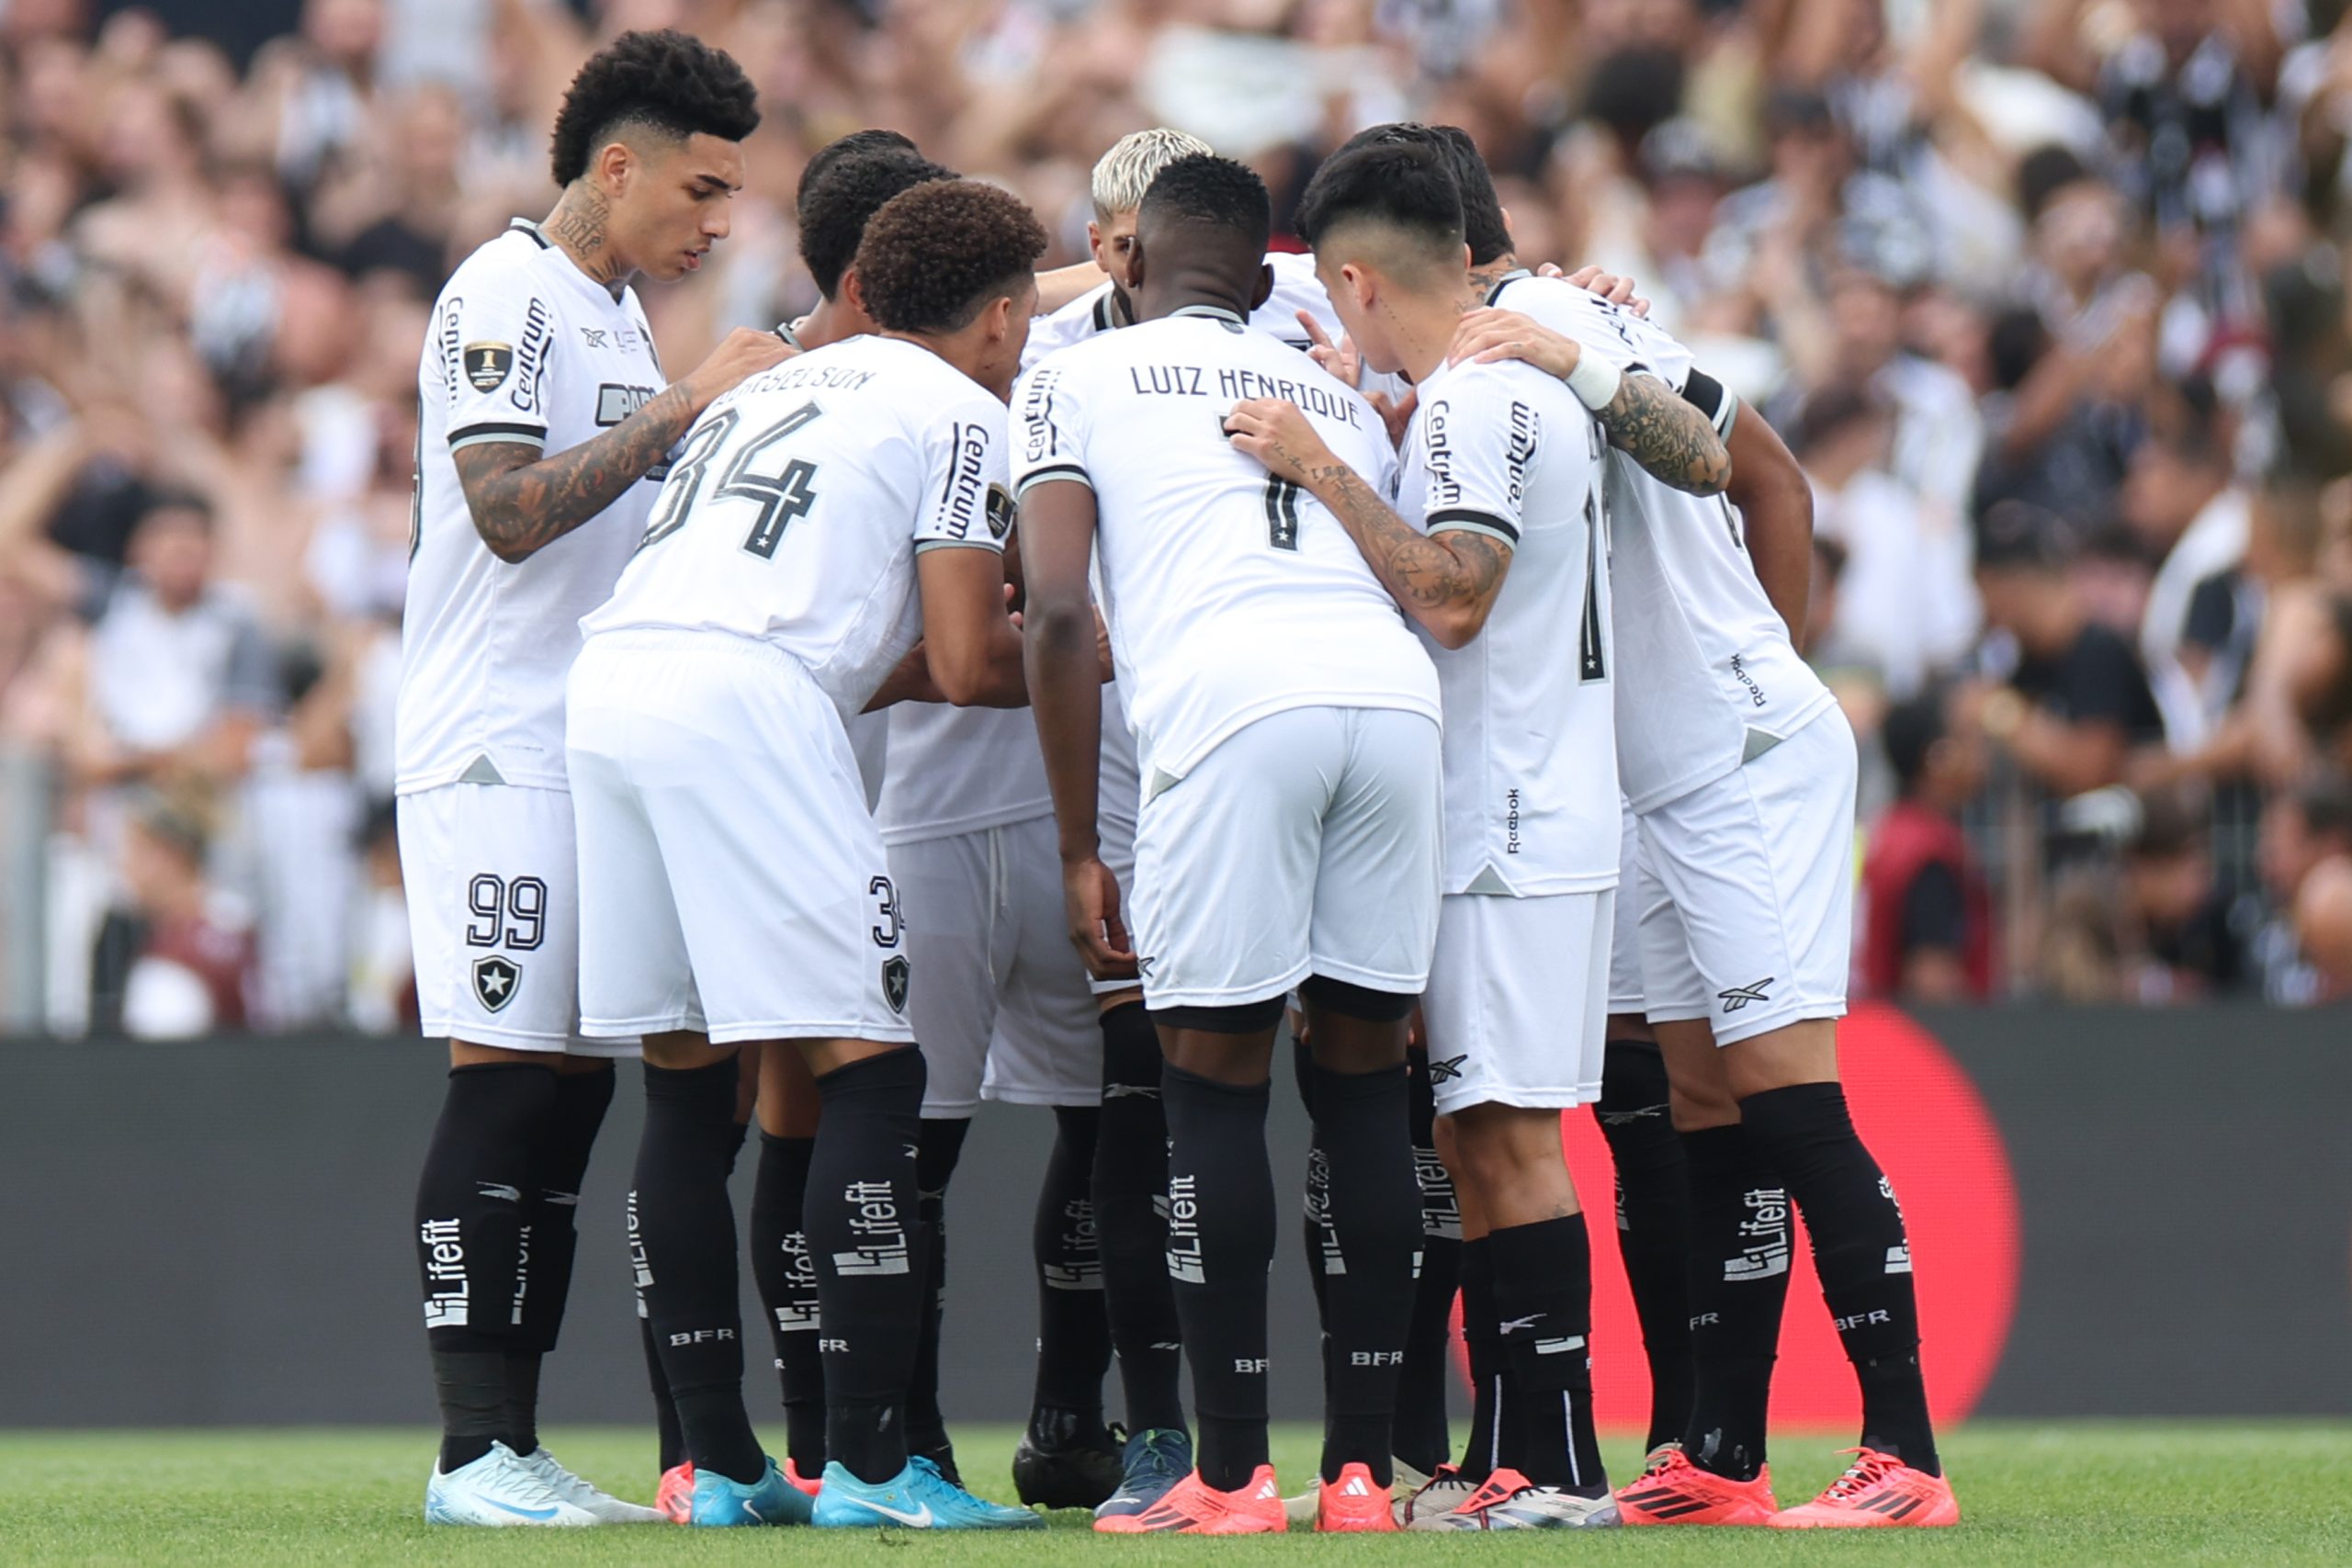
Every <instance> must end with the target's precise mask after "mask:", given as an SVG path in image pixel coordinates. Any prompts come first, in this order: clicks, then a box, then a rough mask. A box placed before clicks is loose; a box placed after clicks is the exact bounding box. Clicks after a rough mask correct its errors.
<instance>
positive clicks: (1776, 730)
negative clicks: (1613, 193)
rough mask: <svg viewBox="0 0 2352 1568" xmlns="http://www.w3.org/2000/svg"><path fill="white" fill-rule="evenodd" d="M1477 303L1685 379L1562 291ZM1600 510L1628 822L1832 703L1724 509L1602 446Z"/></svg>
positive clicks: (1676, 358) (1507, 286) (1728, 410)
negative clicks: (1604, 468)
mask: <svg viewBox="0 0 2352 1568" xmlns="http://www.w3.org/2000/svg"><path fill="white" fill-rule="evenodd" d="M1487 303H1488V304H1491V305H1498V306H1500V307H1501V308H1502V309H1504V310H1517V311H1520V312H1521V313H1522V314H1525V315H1527V316H1530V317H1532V318H1533V319H1534V320H1536V321H1540V322H1542V323H1543V324H1544V325H1545V326H1547V327H1550V328H1551V329H1552V330H1553V331H1554V332H1556V333H1561V334H1562V335H1563V336H1566V337H1573V338H1575V339H1576V340H1577V343H1579V344H1582V345H1584V346H1585V347H1586V348H1589V349H1590V350H1592V351H1593V352H1594V353H1596V354H1599V355H1601V356H1602V357H1604V358H1606V359H1608V360H1609V361H1610V363H1611V364H1613V365H1615V366H1617V367H1619V368H1620V369H1623V370H1628V371H1647V372H1649V373H1650V374H1651V375H1654V376H1657V377H1658V378H1660V379H1662V380H1664V381H1665V382H1666V383H1667V385H1668V386H1669V387H1672V388H1673V389H1675V390H1676V391H1677V392H1678V393H1679V392H1680V391H1681V390H1682V389H1684V387H1685V386H1687V385H1688V384H1689V382H1690V379H1691V351H1690V350H1689V349H1687V348H1685V347H1683V346H1682V344H1679V343H1678V342H1676V341H1675V340H1674V339H1673V338H1671V337H1668V335H1667V334H1666V333H1664V332H1661V331H1660V330H1659V329H1657V327H1654V326H1652V325H1650V324H1649V322H1647V321H1644V320H1643V319H1642V318H1641V317H1639V316H1636V315H1634V313H1633V312H1632V311H1631V310H1624V309H1623V308H1622V307H1619V306H1616V305H1611V304H1610V303H1609V302H1608V301H1607V300H1605V299H1600V297H1599V296H1598V295H1595V294H1592V293H1589V292H1588V291H1587V290H1585V289H1582V288H1577V287H1576V286H1575V285H1573V284H1570V283H1566V282H1563V281H1562V280H1560V279H1557V278H1544V277H1536V276H1532V275H1531V274H1527V273H1513V274H1512V275H1510V276H1509V277H1506V278H1504V279H1503V281H1502V282H1501V283H1499V284H1498V285H1497V286H1496V288H1495V290H1494V292H1493V293H1492V294H1490V295H1489V296H1488V297H1487ZM1737 407H1738V405H1737V404H1736V403H1735V402H1733V401H1732V400H1731V399H1730V397H1729V395H1728V394H1725V395H1724V404H1723V409H1722V411H1721V412H1719V414H1718V415H1717V417H1716V425H1717V428H1719V429H1721V430H1723V431H1724V432H1726V433H1728V432H1729V430H1730V428H1731V419H1732V414H1733V412H1735V411H1736V408H1737ZM1608 503H1609V520H1610V529H1611V542H1612V544H1613V545H1614V549H1613V551H1612V553H1611V556H1610V580H1611V588H1612V590H1613V593H1614V598H1615V612H1616V613H1615V615H1614V620H1615V624H1616V646H1617V657H1618V667H1617V682H1618V687H1619V690H1618V694H1617V767H1618V772H1619V774H1620V777H1621V779H1622V781H1623V785H1624V790H1625V795H1626V798H1627V799H1628V800H1629V801H1630V802H1631V803H1632V807H1633V809H1634V811H1635V812H1637V813H1638V812H1645V811H1651V810H1654V809H1656V808H1657V807H1660V806H1663V805H1665V804H1666V803H1667V802H1668V801H1670V800H1675V799H1679V797H1680V796H1682V795H1686V794H1688V793H1689V792H1691V790H1694V789H1696V788H1698V787H1699V786H1700V785H1701V784H1708V783H1710V782H1712V781H1713V780H1715V779H1719V778H1721V777H1723V776H1724V774H1726V773H1731V772H1733V771H1734V770H1735V769H1736V768H1737V767H1738V766H1739V765H1740V763H1741V762H1742V761H1744V760H1745V759H1746V758H1747V757H1750V756H1753V755H1754V754H1755V753H1756V752H1757V751H1758V750H1762V749H1764V748H1766V747H1769V746H1770V744H1772V742H1774V741H1776V740H1780V739H1786V738H1787V737H1789V736H1791V735H1793V734H1795V733H1796V732H1797V730H1799V729H1801V728H1804V726H1805V725H1806V724H1808V723H1810V722H1811V721H1812V720H1813V719H1815V717H1817V716H1819V715H1820V714H1821V713H1822V711H1823V710H1824V709H1826V708H1827V707H1828V706H1829V705H1830V703H1831V701H1832V699H1831V697H1830V694H1829V690H1828V688H1827V687H1826V686H1824V685H1823V684H1822V683H1821V680H1820V677H1818V676H1816V675H1815V674H1814V672H1813V671H1812V669H1811V668H1810V667H1809V666H1807V665H1806V663H1805V661H1804V660H1803V659H1802V658H1800V657H1799V656H1798V654H1797V650H1796V648H1795V646H1794V645H1793V644H1792V642H1791V641H1790V640H1789V629H1788V627H1787V626H1784V625H1783V624H1782V623H1781V617H1780V616H1779V615H1777V614H1775V613H1774V612H1773V609H1772V602H1771V601H1770V599H1768V598H1766V597H1765V595H1764V588H1763V585H1762V584H1761V583H1759V582H1758V581H1756V570H1755V568H1754V566H1753V565H1752V564H1751V563H1750V562H1749V560H1748V558H1747V544H1746V542H1745V541H1744V540H1743V538H1742V537H1741V534H1740V525H1739V513H1738V511H1737V509H1736V508H1735V507H1733V506H1732V505H1731V503H1730V502H1727V501H1725V500H1724V498H1722V497H1721V496H1695V495H1691V494H1688V493H1686V492H1685V491H1679V490H1676V489H1675V488H1674V487H1673V486H1671V485H1668V484H1663V483H1661V482H1659V481H1658V480H1657V479H1652V478H1651V477H1650V476H1649V475H1648V474H1647V473H1646V472H1645V471H1644V470H1643V468H1642V467H1641V465H1640V464H1638V463H1636V462H1634V459H1633V458H1631V457H1627V456H1625V454H1623V452H1619V451H1616V450H1614V449H1613V448H1612V449H1611V452H1610V454H1609V459H1608ZM1514 570H1515V569H1514Z"/></svg>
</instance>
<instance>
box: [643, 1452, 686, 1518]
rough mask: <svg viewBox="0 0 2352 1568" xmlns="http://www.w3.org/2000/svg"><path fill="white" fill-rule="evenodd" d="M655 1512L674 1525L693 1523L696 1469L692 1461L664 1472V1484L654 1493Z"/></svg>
mask: <svg viewBox="0 0 2352 1568" xmlns="http://www.w3.org/2000/svg"><path fill="white" fill-rule="evenodd" d="M653 1511H654V1512H655V1513H657V1514H659V1515H661V1516H662V1517H663V1518H665V1519H667V1520H669V1521H670V1522H671V1523H672V1524H673V1525H683V1524H688V1523H691V1522H692V1521H693V1518H694V1513H695V1467H694V1463H693V1461H687V1462H686V1463H684V1464H673V1465H672V1466H671V1467H670V1468H669V1469H667V1470H665V1471H663V1472H662V1484H661V1485H660V1486H659V1487H657V1488H656V1489H655V1490H654V1493H653Z"/></svg>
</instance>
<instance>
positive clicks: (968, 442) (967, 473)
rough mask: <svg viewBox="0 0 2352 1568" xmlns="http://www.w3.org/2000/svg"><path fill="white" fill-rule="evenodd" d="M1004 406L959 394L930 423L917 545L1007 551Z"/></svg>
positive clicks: (1009, 513)
mask: <svg viewBox="0 0 2352 1568" xmlns="http://www.w3.org/2000/svg"><path fill="white" fill-rule="evenodd" d="M1004 437H1005V425H1004V409H1003V407H1002V406H1001V404H999V403H998V402H997V401H996V400H995V399H993V398H976V399H958V400H956V404H955V406H954V407H953V408H951V409H944V410H942V411H941V412H939V413H938V414H937V415H935V416H933V418H931V419H930V420H928V421H926V422H925V425H924V429H923V439H922V448H923V491H922V496H923V500H922V511H921V512H920V513H917V515H916V518H915V549H916V551H917V552H918V553H920V552H922V551H924V550H935V549H944V548H958V547H961V548H970V549H988V550H997V551H1001V550H1002V549H1003V548H1004V540H1005V536H1006V535H1008V534H1010V533H1011V532H1012V489H1011V487H1010V486H1009V485H1008V484H1007V483H1006V473H1005V462H1004V445H1005V440H1004Z"/></svg>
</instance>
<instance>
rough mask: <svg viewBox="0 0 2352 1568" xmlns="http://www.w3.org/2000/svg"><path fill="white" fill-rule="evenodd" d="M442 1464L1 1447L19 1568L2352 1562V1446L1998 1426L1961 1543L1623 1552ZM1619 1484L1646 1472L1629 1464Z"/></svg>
mask: <svg viewBox="0 0 2352 1568" xmlns="http://www.w3.org/2000/svg"><path fill="white" fill-rule="evenodd" d="M1014 1436H1015V1434H1014V1433H1013V1432H1012V1431H1010V1430H1007V1429H1001V1428H967V1429H966V1430H965V1432H964V1433H963V1435H962V1438H961V1440H960V1441H959V1443H958V1445H957V1450H958V1457H959V1459H960V1460H961V1461H962V1465H963V1468H964V1471H965V1473H966V1474H967V1476H970V1477H972V1478H973V1479H974V1480H975V1482H976V1483H977V1484H978V1487H979V1489H980V1490H981V1491H983V1492H986V1493H988V1494H989V1495H994V1496H998V1497H1001V1498H1008V1499H1009V1498H1010V1496H1011V1483H1010V1482H1009V1481H1008V1480H1006V1479H1005V1474H1006V1472H1005V1466H1006V1464H1007V1462H1008V1461H1009V1460H1010V1457H1011V1453H1012V1441H1013V1438H1014ZM548 1441H549V1443H550V1445H551V1446H552V1447H554V1448H555V1450H556V1451H557V1452H558V1453H560V1454H561V1455H562V1456H563V1458H564V1460H565V1461H566V1462H567V1463H569V1464H571V1466H572V1468H573V1469H575V1470H577V1471H579V1472H582V1474H584V1475H586V1476H588V1477H589V1478H590V1479H592V1480H594V1481H596V1482H597V1483H600V1484H603V1485H604V1486H605V1487H607V1488H609V1489H610V1490H612V1491H614V1492H616V1493H619V1494H621V1495H625V1496H630V1497H635V1498H637V1499H639V1501H649V1500H650V1494H651V1491H652V1482H653V1476H652V1473H651V1444H650V1438H648V1437H647V1436H646V1435H645V1434H643V1433H639V1432H633V1431H617V1430H613V1429H609V1428H583V1429H574V1430H570V1431H561V1430H559V1431H556V1432H553V1433H550V1434H549V1435H548ZM1830 1450H1831V1445H1830V1444H1829V1443H1828V1442H1826V1441H1801V1440H1794V1439H1786V1438H1784V1439H1782V1440H1781V1446H1780V1451H1779V1453H1778V1456H1777V1458H1778V1463H1777V1465H1776V1466H1775V1483H1776V1488H1777V1490H1778V1491H1779V1493H1780V1495H1781V1498H1782V1500H1783V1501H1793V1500H1796V1499H1799V1498H1802V1497H1804V1496H1807V1495H1811V1493H1812V1492H1813V1491H1814V1490H1815V1488H1817V1487H1819V1486H1821V1485H1823V1484H1825V1483H1827V1481H1828V1480H1829V1479H1830V1478H1831V1476H1832V1475H1833V1474H1834V1473H1835V1472H1836V1470H1837V1468H1838V1464H1839V1462H1840V1461H1838V1460H1837V1459H1836V1458H1835V1457H1834V1456H1833V1454H1832V1453H1831V1451H1830ZM431 1451H432V1446H431V1439H430V1438H429V1437H428V1436H427V1435H426V1434H424V1433H422V1432H405V1431H385V1430H380V1429H370V1430H339V1429H317V1430H311V1429H305V1430H299V1431H294V1430H272V1431H232V1432H217V1431H216V1432H155V1433H117V1432H79V1433H8V1434H0V1562H6V1563H9V1564H17V1563H25V1564H33V1563H42V1564H46V1563H116V1562H123V1563H131V1562H136V1563H160V1562H170V1563H184V1562H185V1563H207V1564H210V1563H218V1564H223V1565H229V1564H234V1565H236V1568H247V1565H250V1564H275V1563H288V1564H294V1563H300V1564H313V1563H378V1562H385V1563H390V1562H401V1563H413V1562H432V1563H434V1564H435V1565H436V1568H437V1565H439V1564H443V1563H515V1564H529V1565H537V1564H540V1563H555V1564H571V1563H582V1564H588V1563H660V1562H682V1563H683V1562H697V1563H701V1562H712V1563H723V1562H763V1563H798V1562H812V1563H813V1562H824V1563H827V1564H835V1563H888V1564H891V1565H892V1568H918V1565H920V1564H924V1563H956V1564H963V1563H978V1564H997V1563H1001V1564H1007V1565H1011V1564H1023V1565H1026V1568H1060V1565H1061V1564H1064V1563H1078V1562H1148V1563H1164V1562H1198V1561H1200V1560H1201V1559H1202V1558H1203V1557H1204V1556H1205V1555H1206V1554H1208V1553H1211V1552H1216V1553H1217V1554H1218V1555H1219V1556H1221V1557H1224V1558H1226V1559H1227V1560H1228V1561H1229V1560H1231V1559H1232V1558H1235V1557H1253V1558H1258V1559H1260V1560H1265V1559H1269V1558H1272V1559H1279V1560H1284V1561H1288V1562H1302V1561H1304V1560H1305V1559H1306V1558H1308V1557H1314V1556H1322V1557H1326V1558H1328V1557H1329V1555H1330V1554H1332V1553H1335V1552H1336V1553H1340V1554H1342V1555H1343V1556H1344V1557H1345V1560H1346V1561H1347V1562H1348V1563H1350V1564H1351V1565H1353V1564H1358V1563H1363V1564H1372V1563H1385V1562H1408V1561H1410V1562H1416V1563H1423V1562H1432V1561H1449V1562H1453V1561H1459V1562H1469V1561H1471V1560H1473V1559H1477V1558H1488V1559H1492V1558H1496V1557H1499V1558H1501V1559H1504V1560H1506V1561H1518V1562H1532V1561H1543V1562H1555V1561H1558V1560H1561V1559H1565V1558H1576V1559H1578V1560H1582V1561H1589V1562H1610V1563H1705V1564H1707V1565H1708V1568H1736V1565H1741V1564H1748V1563H1759V1564H1760V1563H1772V1564H1778V1563H1813V1562H1824V1563H1840V1564H1842V1563H1876V1562H1890V1563H1892V1562H1901V1563H1905V1564H1909V1563H1921V1562H1924V1563H1960V1562H1965V1563H1969V1564H1978V1563H1986V1564H2009V1563H2016V1564H2045V1563H2051V1564H2055V1563H2065V1564H2076V1563H2163V1564H2166V1565H2168V1568H2171V1565H2184V1564H2194V1563H2249V1564H2263V1565H2266V1568H2267V1565H2271V1564H2293V1563H2347V1562H2352V1425H2331V1426H2310V1425H2286V1424H2279V1425H2253V1426H2222V1425H2193V1424H2178V1425H2156V1424H2141V1425H2133V1426H2022V1425H2007V1424H1980V1425H1977V1426H1974V1427H1969V1428H1967V1429H1965V1430H1963V1431H1962V1432H1959V1433H1956V1434H1954V1435H1952V1436H1951V1438H1949V1439H1948V1440H1947V1442H1946V1445H1945V1450H1944V1456H1945V1459H1946V1461H1947V1464H1948V1467H1949V1468H1950V1470H1951V1473H1952V1476H1953V1478H1954V1481H1955V1483H1956V1484H1957V1485H1958V1487H1959V1489H1960V1495H1961V1503H1962V1508H1963V1509H1964V1510H1965V1511H1966V1514H1967V1519H1966V1522H1965V1523H1964V1524H1962V1527H1961V1528H1960V1529H1956V1530H1947V1531H1940V1532H1912V1531H1899V1530H1897V1531H1883V1532H1881V1531H1871V1532H1867V1533H1864V1534H1859V1535H1851V1536H1836V1537H1825V1536H1823V1535H1819V1534H1808V1535H1786V1534H1781V1533H1778V1532H1774V1531H1767V1530H1741V1531H1718V1530H1621V1531H1610V1532H1600V1533H1596V1534H1593V1535H1589V1536H1555V1535H1548V1534H1547V1535H1544V1536H1539V1537H1528V1536H1517V1537H1469V1538H1432V1537H1429V1536H1400V1537H1395V1538H1386V1539H1380V1540H1345V1541H1341V1540H1319V1539H1317V1538H1315V1537H1313V1536H1311V1535H1303V1534H1294V1535H1292V1536H1290V1537H1288V1538H1285V1539H1283V1540H1264V1539H1261V1540H1243V1541H1229V1542H1226V1543H1223V1544H1222V1545H1212V1544H1210V1543H1208V1542H1204V1541H1195V1540H1182V1539H1173V1538H1169V1537H1148V1538H1140V1539H1129V1540H1112V1539H1104V1538H1097V1537H1095V1536H1093V1535H1091V1533H1089V1532H1088V1531H1087V1529H1086V1519H1085V1517H1084V1516H1082V1515H1080V1514H1064V1515H1058V1516H1056V1517H1054V1518H1053V1520H1052V1524H1053V1527H1054V1528H1053V1529H1051V1530H1050V1531H1049V1532H1047V1533H1046V1534H1043V1535H1038V1534H1028V1533H1023V1534H1019V1535H1010V1536H970V1535H957V1536H945V1535H942V1536H919V1535H912V1534H908V1533H893V1534H888V1535H886V1534H882V1533H880V1532H876V1533H873V1534H865V1533H859V1534H855V1535H850V1534H844V1533H836V1532H832V1531H817V1530H761V1531H750V1530H744V1531H716V1530H714V1531H708V1532H700V1533H696V1532H689V1531H686V1530H683V1529H674V1528H672V1527H640V1528H634V1529H605V1530H594V1531H577V1532H570V1531H553V1530H549V1531H539V1530H520V1529H518V1530H485V1531H470V1530H458V1529H435V1528H433V1527H430V1526H427V1525H425V1524H424V1522H423V1520H422V1519H421V1518H420V1517H419V1506H420V1503H421V1501H422V1497H423V1492H424V1467H425V1465H426V1463H427V1462H428V1456H429V1454H430V1453H431ZM1314 1454H1315V1449H1314V1444H1313V1440H1312V1438H1311V1435H1310V1434H1308V1433H1306V1432H1305V1431H1304V1430H1301V1429H1297V1428H1286V1429H1283V1430H1282V1431H1280V1432H1278V1433H1277V1434H1276V1442H1275V1453H1274V1459H1275V1462H1276V1464H1277V1466H1278V1467H1279V1468H1280V1469H1281V1470H1282V1472H1283V1479H1284V1481H1285V1483H1290V1482H1292V1481H1294V1479H1295V1478H1296V1477H1302V1476H1304V1475H1306V1473H1307V1472H1308V1470H1309V1468H1310V1466H1311V1465H1312V1463H1313V1460H1314ZM1610 1460H1611V1464H1612V1465H1613V1466H1615V1467H1616V1468H1615V1469H1614V1470H1612V1472H1611V1473H1612V1474H1613V1475H1617V1476H1619V1477H1620V1478H1621V1479H1624V1478H1630V1477H1631V1476H1632V1475H1633V1473H1634V1465H1635V1464H1636V1463H1637V1461H1638V1456H1637V1455H1636V1454H1635V1453H1634V1451H1633V1450H1632V1449H1631V1447H1630V1446H1628V1445H1626V1444H1615V1445H1611V1452H1610Z"/></svg>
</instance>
